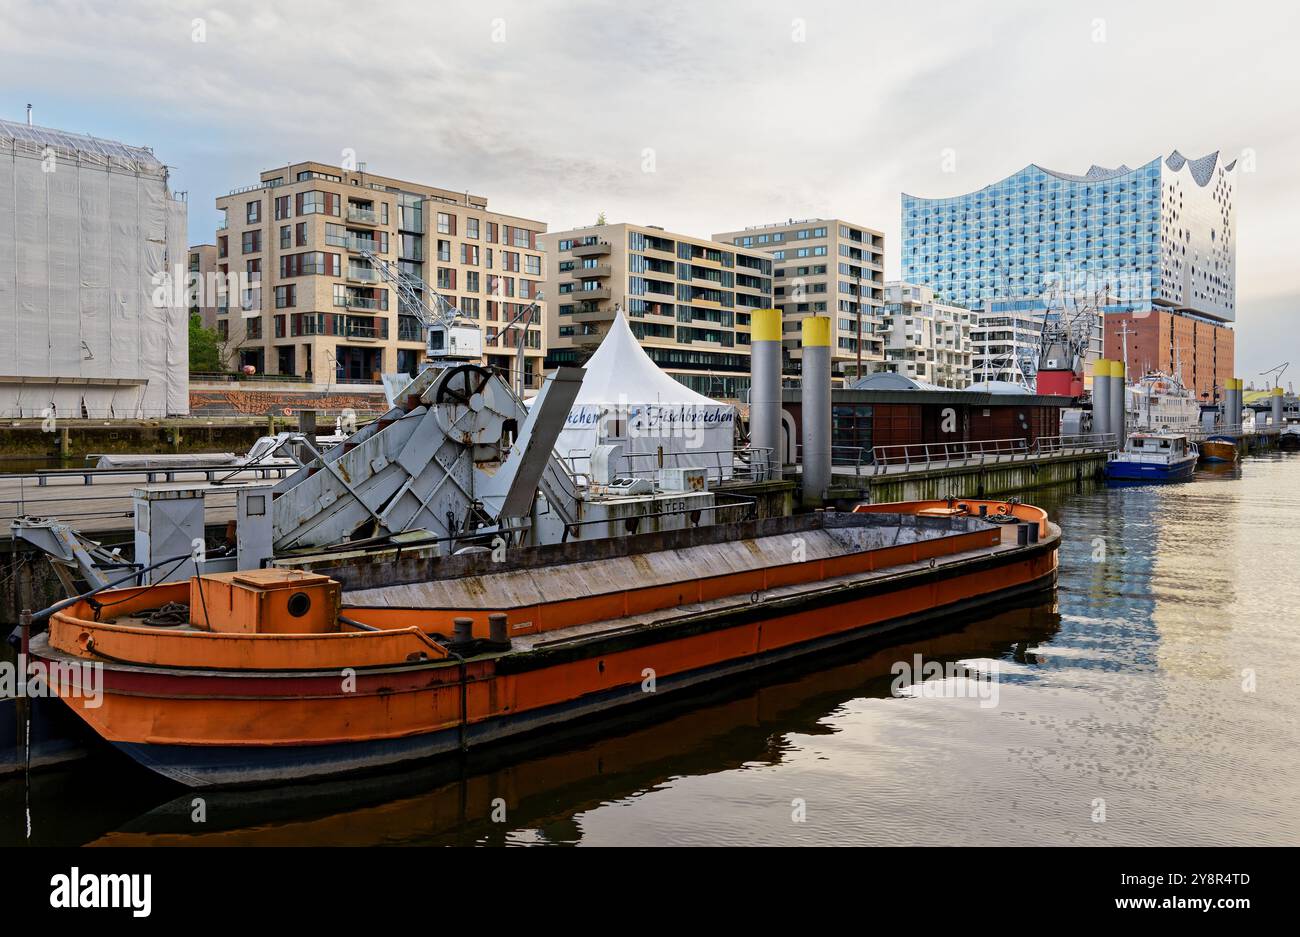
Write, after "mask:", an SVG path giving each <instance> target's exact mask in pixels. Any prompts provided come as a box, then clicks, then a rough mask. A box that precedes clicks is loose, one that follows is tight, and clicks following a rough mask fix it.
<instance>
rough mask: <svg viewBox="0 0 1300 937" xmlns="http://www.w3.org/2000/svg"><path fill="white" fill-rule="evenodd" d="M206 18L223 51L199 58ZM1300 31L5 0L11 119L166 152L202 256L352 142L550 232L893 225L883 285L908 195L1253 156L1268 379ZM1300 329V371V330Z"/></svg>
mask: <svg viewBox="0 0 1300 937" xmlns="http://www.w3.org/2000/svg"><path fill="white" fill-rule="evenodd" d="M1171 9H1176V15H1174V14H1172V13H1171ZM195 17H202V18H203V19H205V21H206V28H207V37H206V38H207V41H206V42H203V43H195V42H192V41H191V32H192V25H191V23H192V20H193V19H194V18H195ZM796 19H798V20H802V23H803V26H802V29H803V31H804V36H805V38H804V41H802V42H796V41H793V38H792V36H793V32H794V26H795V23H794V21H795V20H796ZM1296 19H1297V14H1296V13H1295V12H1294V9H1293V8H1292V7H1290V6H1283V5H1281V4H1259V5H1255V6H1251V7H1249V8H1239V7H1229V6H1226V5H1225V4H1223V3H1222V2H1221V0H1214V2H1180V3H1178V4H1177V5H1176V7H1175V8H1170V7H1169V6H1168V5H1157V4H1152V5H1149V6H1145V5H1137V4H1131V3H1130V4H1124V3H1118V2H1091V0H1090V2H1088V3H1075V2H1069V3H1067V2H1058V3H1053V4H1042V3H1030V2H1010V3H999V4H971V3H964V2H949V3H938V2H930V3H926V4H920V5H918V4H916V3H914V2H912V3H902V2H898V3H861V2H830V0H797V2H789V0H783V2H777V0H771V2H739V0H735V2H733V0H722V2H681V0H664V2H660V3H656V4H652V5H639V6H634V5H629V4H626V3H621V2H616V0H590V2H566V3H561V2H531V3H529V2H494V0H488V2H483V0H474V2H446V0H440V2H436V3H428V2H413V3H371V4H367V3H361V2H357V0H350V2H338V0H334V2H329V0H313V2H310V3H309V2H280V3H276V4H274V5H268V4H266V3H265V2H253V0H236V2H230V3H223V4H221V5H220V7H219V8H217V7H215V6H211V5H209V4H204V3H184V2H181V3H172V4H166V5H163V4H157V3H152V2H145V0H136V2H133V0H121V2H115V3H113V4H111V5H110V4H103V5H100V6H94V5H91V4H85V3H72V2H57V0H56V2H36V0H28V2H19V0H0V22H3V23H5V24H6V26H5V28H4V30H3V31H0V89H4V90H0V106H3V110H4V111H5V112H6V113H7V114H8V115H9V116H12V117H18V116H20V114H21V108H22V105H23V104H24V103H26V101H28V100H30V101H33V102H34V103H35V104H36V105H37V117H38V122H43V123H48V124H50V125H52V126H59V127H63V128H66V129H70V130H82V131H86V132H92V133H98V134H101V135H105V136H111V137H118V138H123V139H126V140H127V141H128V142H133V143H147V144H149V145H151V146H153V148H154V149H155V151H156V152H157V153H158V154H159V156H160V157H161V158H162V159H164V160H165V161H166V162H168V163H169V164H171V165H174V166H176V167H177V183H178V185H179V186H180V187H182V188H188V189H189V191H190V198H191V205H192V206H194V207H193V208H192V209H191V214H192V220H191V228H192V232H191V234H192V239H193V240H200V239H203V237H204V234H203V232H205V231H206V230H207V229H208V228H210V227H211V225H212V223H213V218H214V217H215V213H214V212H212V211H211V210H210V209H209V206H211V205H212V200H213V198H214V197H215V196H216V195H218V194H223V193H224V192H225V191H227V190H229V189H230V188H233V187H235V186H238V185H243V184H246V183H248V182H250V181H252V180H254V179H255V178H256V173H257V172H258V171H259V170H261V169H263V168H268V167H270V166H273V165H276V164H280V163H283V162H285V161H289V160H300V159H321V160H326V161H337V160H338V159H339V158H340V154H341V152H342V150H343V149H344V148H353V149H355V150H356V151H357V156H358V158H359V159H361V160H364V161H365V162H366V163H367V164H368V166H369V167H370V168H371V169H372V170H374V171H376V172H380V173H384V174H387V175H393V176H398V177H407V178H412V179H418V180H421V181H427V182H431V183H434V184H438V185H444V186H447V187H448V188H453V189H470V190H471V191H473V192H475V193H478V194H482V195H487V196H488V197H489V198H490V200H491V204H492V205H493V206H494V207H496V208H499V209H500V210H502V211H507V212H512V213H515V214H520V215H524V216H527V217H532V218H538V219H541V220H544V221H546V222H548V223H549V224H550V225H551V227H552V229H561V228H564V227H569V226H572V225H575V224H581V223H587V222H589V221H590V220H592V219H593V218H594V217H595V216H596V214H597V213H598V212H599V211H602V210H603V211H605V212H606V214H607V216H608V217H609V218H610V220H621V219H627V220H633V221H639V222H648V223H653V224H662V225H664V226H665V227H669V228H676V229H680V230H684V231H688V232H691V233H696V234H710V233H713V232H715V231H720V230H728V229H732V228H736V227H740V226H743V225H746V224H756V223H762V222H766V221H772V220H776V219H782V218H787V217H791V216H795V217H806V216H811V215H827V214H837V215H841V216H845V217H848V218H850V219H853V220H855V221H859V222H861V223H863V224H867V225H871V226H875V227H879V228H882V229H883V230H884V231H885V232H886V235H887V250H888V255H887V273H888V274H889V275H893V274H895V273H896V271H897V264H898V252H897V246H898V227H899V193H900V192H901V191H909V192H913V193H915V194H918V195H944V194H951V193H956V192H961V191H967V190H969V189H972V188H975V187H978V186H980V185H984V184H987V183H989V182H992V181H994V180H996V179H1000V178H1002V177H1003V176H1005V175H1007V174H1009V173H1011V172H1014V171H1015V170H1017V169H1019V168H1021V167H1022V166H1024V165H1025V164H1027V163H1030V162H1036V163H1039V164H1041V165H1045V166H1049V167H1052V168H1057V169H1063V170H1067V171H1082V170H1084V169H1086V168H1087V166H1088V165H1089V164H1091V163H1099V164H1103V165H1115V164H1118V163H1121V162H1124V163H1127V164H1129V165H1130V166H1133V165H1138V164H1140V163H1143V162H1146V161H1148V160H1150V159H1152V158H1153V157H1155V156H1157V155H1162V154H1166V153H1168V152H1169V151H1170V150H1171V149H1174V148H1178V149H1180V150H1181V151H1182V152H1184V153H1187V154H1192V155H1200V154H1201V153H1204V152H1208V151H1210V150H1214V149H1222V150H1224V151H1225V152H1233V153H1235V152H1238V151H1240V150H1241V149H1242V148H1243V147H1252V148H1254V149H1255V151H1256V153H1257V159H1258V167H1259V169H1258V172H1256V173H1254V174H1252V175H1249V176H1246V177H1244V178H1242V180H1241V184H1240V188H1239V202H1238V220H1239V225H1240V241H1239V256H1238V262H1239V294H1238V306H1239V309H1240V318H1241V321H1242V325H1243V327H1242V329H1241V330H1240V332H1239V340H1238V348H1239V354H1240V356H1241V357H1242V358H1243V359H1245V360H1244V361H1243V364H1242V367H1241V369H1240V370H1242V372H1243V374H1246V373H1250V372H1251V370H1252V369H1253V370H1259V369H1260V368H1262V367H1266V366H1268V365H1271V364H1272V363H1274V362H1272V361H1268V362H1265V361H1263V360H1260V359H1261V357H1269V356H1276V355H1277V354H1278V353H1279V350H1278V349H1277V347H1276V345H1271V346H1263V345H1262V344H1261V345H1258V346H1257V343H1256V338H1255V333H1254V332H1253V329H1252V316H1254V315H1259V316H1263V317H1269V321H1270V322H1272V321H1273V319H1274V318H1275V317H1277V316H1281V315H1285V312H1286V310H1287V309H1288V308H1290V307H1293V306H1294V302H1295V300H1297V299H1300V296H1298V295H1297V288H1296V286H1295V283H1294V279H1293V277H1292V275H1291V272H1290V265H1289V263H1288V261H1289V260H1290V257H1289V256H1288V255H1289V253H1290V251H1291V250H1292V248H1291V245H1292V244H1293V243H1294V238H1293V236H1292V230H1293V222H1292V218H1291V214H1292V210H1293V208H1294V206H1295V205H1296V204H1297V201H1296V196H1297V195H1298V194H1300V192H1298V191H1297V188H1298V186H1300V183H1298V182H1297V181H1296V180H1297V174H1296V173H1295V171H1294V168H1293V164H1294V154H1295V153H1296V152H1297V144H1300V139H1297V138H1298V137H1300V123H1298V122H1297V121H1295V120H1291V119H1286V114H1285V113H1284V111H1285V110H1286V108H1287V107H1290V106H1292V105H1289V103H1288V102H1291V101H1294V100H1296V99H1297V98H1300V65H1297V62H1298V61H1300V55H1298V54H1297V53H1300V48H1297V46H1298V45H1300V42H1298V41H1297V39H1296V35H1297V30H1296V29H1295V26H1296ZM1098 20H1101V21H1104V29H1103V30H1102V32H1103V34H1104V36H1103V38H1104V39H1105V41H1104V42H1097V41H1094V40H1095V39H1096V38H1097V35H1098V31H1097V25H1096V21H1098ZM502 26H503V27H504V40H505V41H504V42H494V41H493V39H494V38H501V35H502ZM647 147H649V148H652V149H653V150H654V151H655V169H656V171H655V172H654V173H645V172H642V162H643V156H642V154H643V151H644V149H645V148H647ZM945 149H951V150H952V151H954V152H955V154H956V159H957V171H956V172H955V173H945V172H943V171H942V169H941V165H940V158H941V153H942V152H943V151H944V150H945ZM1265 300H1268V301H1267V302H1266V301H1265ZM1263 331H1264V330H1261V332H1260V334H1263ZM1278 331H1279V332H1281V334H1282V338H1283V340H1284V341H1289V342H1290V343H1291V348H1290V355H1291V357H1293V358H1297V359H1300V351H1297V350H1296V345H1295V343H1296V341H1297V340H1296V339H1295V338H1294V335H1295V334H1296V332H1295V331H1294V330H1278ZM1270 334H1276V333H1275V332H1272V331H1270Z"/></svg>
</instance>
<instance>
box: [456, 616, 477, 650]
mask: <svg viewBox="0 0 1300 937" xmlns="http://www.w3.org/2000/svg"><path fill="white" fill-rule="evenodd" d="M451 626H452V632H451V643H452V644H468V643H469V642H471V641H473V640H474V619H472V618H453V619H452V620H451Z"/></svg>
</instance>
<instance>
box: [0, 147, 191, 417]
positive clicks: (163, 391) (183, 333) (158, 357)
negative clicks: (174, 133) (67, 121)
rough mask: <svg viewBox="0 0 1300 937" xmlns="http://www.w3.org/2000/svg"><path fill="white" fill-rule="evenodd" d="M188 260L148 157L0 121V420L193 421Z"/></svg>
mask: <svg viewBox="0 0 1300 937" xmlns="http://www.w3.org/2000/svg"><path fill="white" fill-rule="evenodd" d="M185 259H186V204H185V202H184V201H181V200H179V199H176V198H173V197H172V194H171V192H170V191H169V189H168V178H167V169H166V167H165V166H164V165H163V164H162V163H161V162H159V161H158V160H157V159H156V158H155V157H154V155H153V154H152V153H151V152H150V151H149V150H147V149H144V148H140V147H131V146H126V145H125V144H121V143H115V142H113V141H109V140H99V139H96V138H94V137H86V136H81V135H78V134H69V133H62V132H60V131H56V130H49V129H46V128H42V127H32V126H28V125H25V124H13V123H9V122H7V121H0V417H45V416H55V417H60V418H74V419H76V418H92V419H98V418H105V419H109V418H121V419H126V418H147V417H160V416H167V415H173V414H184V413H188V412H189V393H188V376H189V375H188V372H189V334H188V316H187V300H186V295H185V282H184V277H185V275H186V264H185ZM178 280H179V283H178V282H177V281H178Z"/></svg>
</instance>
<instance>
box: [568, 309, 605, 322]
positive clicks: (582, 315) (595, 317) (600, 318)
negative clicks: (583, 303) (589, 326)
mask: <svg viewBox="0 0 1300 937" xmlns="http://www.w3.org/2000/svg"><path fill="white" fill-rule="evenodd" d="M564 318H565V320H566V321H569V322H576V323H587V322H613V321H614V310H613V309H612V308H609V309H585V310H583V311H582V312H574V313H573V314H572V315H567V316H565V317H564Z"/></svg>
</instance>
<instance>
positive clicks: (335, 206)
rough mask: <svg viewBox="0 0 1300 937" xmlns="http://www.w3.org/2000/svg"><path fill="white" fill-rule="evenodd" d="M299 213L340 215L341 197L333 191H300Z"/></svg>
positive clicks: (298, 197)
mask: <svg viewBox="0 0 1300 937" xmlns="http://www.w3.org/2000/svg"><path fill="white" fill-rule="evenodd" d="M297 199H298V214H299V215H334V216H335V217H338V215H339V197H338V196H337V195H335V194H334V193H333V192H299V193H298V196H297Z"/></svg>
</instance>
